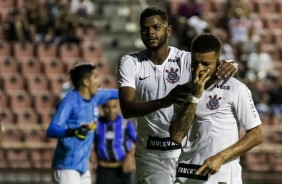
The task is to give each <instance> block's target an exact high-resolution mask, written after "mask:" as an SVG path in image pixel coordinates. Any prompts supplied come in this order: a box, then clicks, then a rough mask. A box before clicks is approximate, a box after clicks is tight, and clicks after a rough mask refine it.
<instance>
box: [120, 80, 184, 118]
mask: <svg viewBox="0 0 282 184" xmlns="http://www.w3.org/2000/svg"><path fill="white" fill-rule="evenodd" d="M185 89H187V87H186V86H185V85H178V86H177V87H175V88H174V89H172V90H171V91H170V93H169V94H168V95H167V96H166V97H164V98H161V99H156V100H151V101H147V102H136V91H135V89H133V88H131V87H121V88H119V100H120V107H121V111H122V114H123V116H124V117H125V118H127V119H128V118H132V117H138V116H145V115H147V114H149V113H152V112H154V111H156V110H159V109H162V108H166V107H169V106H171V105H172V104H173V103H176V102H179V103H180V102H181V103H183V100H185V99H187V96H188V95H189V94H188V93H187V90H185Z"/></svg>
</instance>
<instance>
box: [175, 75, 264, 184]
mask: <svg viewBox="0 0 282 184" xmlns="http://www.w3.org/2000/svg"><path fill="white" fill-rule="evenodd" d="M260 124H261V120H260V118H259V114H258V113H257V111H256V109H255V106H254V102H253V99H252V95H251V92H250V90H249V89H248V88H247V86H246V85H245V84H243V83H241V82H240V81H238V80H237V79H235V78H233V77H231V78H230V79H229V80H221V81H219V82H217V83H216V84H214V85H211V86H210V87H209V88H208V89H206V90H205V91H204V93H203V95H202V97H201V98H200V100H199V103H198V106H197V110H196V114H195V119H194V121H193V123H192V127H191V129H190V130H189V132H188V136H187V140H186V141H185V143H184V145H183V151H182V153H181V155H180V158H179V161H178V162H179V163H180V165H178V168H177V175H178V177H179V176H180V177H183V176H184V177H185V176H187V173H185V172H186V171H188V170H189V171H191V172H190V173H189V174H190V176H192V178H193V174H194V171H195V170H196V169H197V168H199V166H200V165H202V164H203V163H204V161H205V160H206V159H208V158H209V157H211V156H213V155H215V154H217V153H218V152H220V151H222V150H224V149H226V148H227V147H229V146H231V145H233V144H234V143H235V142H237V141H238V139H239V128H240V127H242V128H243V129H244V130H245V131H247V130H250V129H252V128H255V127H256V126H258V125H260ZM183 172H184V173H183ZM189 178H191V177H189ZM178 179H179V178H178ZM181 180H182V179H181ZM188 180H191V181H190V182H187V181H186V182H187V183H193V182H192V179H188ZM241 180H242V179H241V166H240V164H239V158H237V159H235V160H233V161H230V162H228V163H226V164H223V165H222V167H221V168H220V170H219V171H218V172H217V173H216V174H214V175H211V176H210V178H209V179H208V182H206V183H218V182H227V183H230V184H231V183H234V184H239V183H241V182H242V181H241ZM232 181H233V182H232Z"/></svg>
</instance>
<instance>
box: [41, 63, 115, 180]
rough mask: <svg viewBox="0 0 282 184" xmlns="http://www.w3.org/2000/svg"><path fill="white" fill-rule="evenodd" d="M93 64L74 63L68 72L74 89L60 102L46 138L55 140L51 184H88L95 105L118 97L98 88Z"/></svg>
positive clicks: (95, 116)
mask: <svg viewBox="0 0 282 184" xmlns="http://www.w3.org/2000/svg"><path fill="white" fill-rule="evenodd" d="M97 77H98V74H97V70H96V67H95V65H92V64H77V65H75V66H74V67H73V68H72V69H71V71H70V78H71V81H72V84H73V86H74V89H73V90H71V91H70V92H68V93H67V95H66V96H65V97H64V98H63V99H62V101H61V103H60V104H59V107H58V109H57V111H56V113H55V115H54V116H53V118H52V120H51V122H50V124H49V127H48V129H47V132H46V135H47V137H50V138H56V139H58V142H57V146H56V149H55V153H54V156H53V162H52V169H53V172H52V183H53V184H82V183H83V184H91V176H90V171H89V159H90V153H91V149H92V144H93V139H94V129H95V128H96V126H97V120H98V114H99V109H98V106H99V105H101V104H104V103H106V102H107V101H108V100H110V99H117V98H118V91H117V90H116V89H111V90H105V89H98V87H99V85H100V84H99V83H100V82H99V81H98V79H97Z"/></svg>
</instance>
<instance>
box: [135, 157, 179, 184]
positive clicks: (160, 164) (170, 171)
mask: <svg viewBox="0 0 282 184" xmlns="http://www.w3.org/2000/svg"><path fill="white" fill-rule="evenodd" d="M135 158H136V176H135V178H136V184H172V183H173V182H174V180H175V170H176V162H177V160H178V158H167V159H159V158H154V157H148V156H136V157H135Z"/></svg>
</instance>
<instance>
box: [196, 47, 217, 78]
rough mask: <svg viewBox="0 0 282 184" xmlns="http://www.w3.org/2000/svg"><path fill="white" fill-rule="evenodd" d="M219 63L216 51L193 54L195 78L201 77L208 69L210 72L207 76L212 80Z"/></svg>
mask: <svg viewBox="0 0 282 184" xmlns="http://www.w3.org/2000/svg"><path fill="white" fill-rule="evenodd" d="M218 61H219V55H218V54H216V52H215V51H212V52H206V53H197V52H195V53H192V70H193V76H194V78H195V76H197V75H198V76H201V75H202V74H203V73H204V72H205V71H206V70H207V69H210V72H209V74H208V75H207V76H211V78H212V77H213V76H214V75H215V72H216V69H217V64H218Z"/></svg>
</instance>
